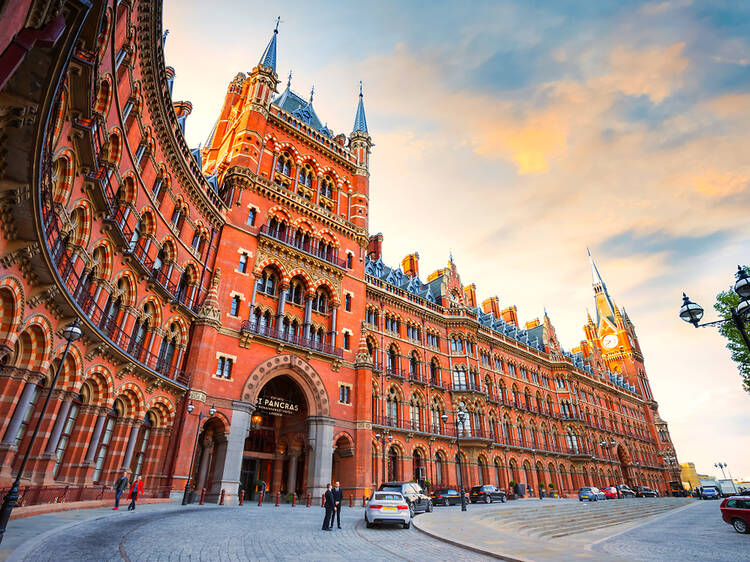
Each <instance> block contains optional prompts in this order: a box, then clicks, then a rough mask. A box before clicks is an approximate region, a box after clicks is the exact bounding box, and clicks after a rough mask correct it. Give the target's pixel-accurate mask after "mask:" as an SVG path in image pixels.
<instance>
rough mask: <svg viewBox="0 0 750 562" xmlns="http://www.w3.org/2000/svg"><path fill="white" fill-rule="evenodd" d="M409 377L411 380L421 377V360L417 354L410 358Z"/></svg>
mask: <svg viewBox="0 0 750 562" xmlns="http://www.w3.org/2000/svg"><path fill="white" fill-rule="evenodd" d="M409 376H410V377H411V378H418V377H419V358H418V357H417V354H416V353H412V354H411V356H410V357H409Z"/></svg>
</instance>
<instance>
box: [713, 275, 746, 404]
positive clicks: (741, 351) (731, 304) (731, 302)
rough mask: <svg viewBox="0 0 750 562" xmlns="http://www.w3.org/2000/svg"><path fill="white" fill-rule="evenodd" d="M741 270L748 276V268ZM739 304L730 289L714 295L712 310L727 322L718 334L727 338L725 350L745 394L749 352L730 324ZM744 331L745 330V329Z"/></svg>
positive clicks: (735, 329)
mask: <svg viewBox="0 0 750 562" xmlns="http://www.w3.org/2000/svg"><path fill="white" fill-rule="evenodd" d="M743 269H744V270H745V272H746V273H749V274H750V268H749V267H748V266H744V267H743ZM739 302H740V297H739V295H738V294H737V293H735V292H734V291H732V290H731V289H730V290H728V291H722V292H721V293H719V294H718V295H716V304H714V309H716V311H717V312H718V313H719V315H720V316H721V317H722V318H725V319H727V320H728V322H724V323H723V324H722V325H721V326H720V327H719V333H720V334H721V335H722V336H724V337H725V338H727V340H728V343H727V348H728V349H729V351H731V352H732V361H734V362H735V363H737V367H738V369H739V370H740V376H741V377H742V387H743V388H744V389H745V392H747V393H750V350H748V349H747V346H746V345H745V340H743V339H742V335H741V334H740V331H739V330H738V329H737V326H735V325H734V322H732V314H731V312H730V311H731V310H732V309H734V310H736V309H737V305H738V304H739ZM745 329H746V330H747V327H746V328H745Z"/></svg>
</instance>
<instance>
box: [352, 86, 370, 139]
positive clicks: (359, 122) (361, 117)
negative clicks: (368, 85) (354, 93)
mask: <svg viewBox="0 0 750 562" xmlns="http://www.w3.org/2000/svg"><path fill="white" fill-rule="evenodd" d="M354 133H365V134H366V135H369V134H370V133H369V131H368V130H367V119H366V118H365V103H364V101H363V96H362V82H360V83H359V103H358V104H357V113H356V114H355V115H354V127H353V128H352V134H354Z"/></svg>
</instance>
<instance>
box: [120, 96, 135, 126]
mask: <svg viewBox="0 0 750 562" xmlns="http://www.w3.org/2000/svg"><path fill="white" fill-rule="evenodd" d="M132 109H133V102H132V101H130V100H128V101H127V103H126V104H125V107H123V108H122V120H123V122H127V121H128V115H130V111H131V110H132Z"/></svg>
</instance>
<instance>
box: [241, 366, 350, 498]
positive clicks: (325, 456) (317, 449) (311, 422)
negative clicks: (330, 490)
mask: <svg viewBox="0 0 750 562" xmlns="http://www.w3.org/2000/svg"><path fill="white" fill-rule="evenodd" d="M284 377H288V379H291V381H292V382H293V383H294V384H295V385H296V387H297V388H298V389H299V391H300V392H301V393H302V397H303V399H304V402H305V406H306V409H307V446H306V449H305V450H304V451H302V453H301V455H300V458H304V459H305V462H306V463H307V467H306V469H305V473H306V474H307V476H306V482H305V487H306V491H307V492H308V493H310V494H312V496H313V497H320V496H321V495H322V494H323V492H324V491H325V486H326V484H327V483H328V482H330V478H331V472H332V468H333V467H332V462H333V452H334V449H335V446H334V440H333V426H334V420H333V418H331V417H330V409H331V405H330V399H329V397H328V392H327V391H326V388H325V384H324V383H323V379H322V378H321V377H320V375H319V374H318V372H317V371H316V370H315V369H314V368H313V367H312V366H311V365H310V364H309V363H308V362H307V361H305V360H304V359H301V358H300V357H297V356H296V355H291V354H285V355H278V356H276V357H272V358H270V359H268V360H266V361H264V362H263V363H261V364H260V365H258V366H257V367H255V369H253V371H252V372H251V373H250V375H249V376H248V377H247V379H246V381H245V384H244V386H243V388H242V394H241V396H242V400H241V401H240V402H235V403H233V407H235V408H245V409H246V410H247V411H248V412H250V413H252V412H254V411H255V408H256V405H257V403H258V397H259V396H260V394H261V391H262V390H263V389H264V388H265V387H266V386H267V385H268V384H269V383H271V382H272V381H274V380H276V379H279V378H284ZM234 426H235V424H234V415H233V417H232V432H234ZM249 431H250V417H249V415H248V416H247V417H246V420H245V419H242V420H241V425H240V426H239V427H238V433H241V434H242V435H243V436H242V446H243V448H244V440H245V437H247V436H248V434H249ZM230 440H231V439H230ZM242 454H243V450H242V449H241V450H240V454H239V458H238V459H237V462H238V464H241V463H242ZM237 470H238V471H239V469H237ZM286 470H287V473H289V472H290V471H291V468H289V466H287V468H286ZM294 470H297V467H296V466H295V467H294ZM276 472H278V473H279V474H283V469H282V470H277V469H274V474H275V473H276ZM274 479H275V480H274V481H276V480H279V479H278V478H275V477H274ZM289 479H291V477H289ZM286 487H288V483H287V486H286Z"/></svg>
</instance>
